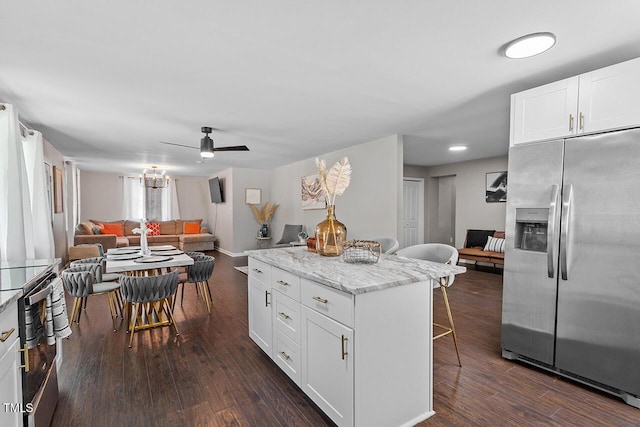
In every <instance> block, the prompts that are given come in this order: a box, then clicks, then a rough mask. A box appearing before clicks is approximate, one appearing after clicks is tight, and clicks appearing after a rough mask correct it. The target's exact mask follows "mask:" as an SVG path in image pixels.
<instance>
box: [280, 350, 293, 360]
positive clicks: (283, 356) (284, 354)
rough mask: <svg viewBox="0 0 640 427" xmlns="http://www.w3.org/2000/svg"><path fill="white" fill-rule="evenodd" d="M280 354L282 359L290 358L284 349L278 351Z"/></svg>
mask: <svg viewBox="0 0 640 427" xmlns="http://www.w3.org/2000/svg"><path fill="white" fill-rule="evenodd" d="M280 356H282V358H283V359H284V360H289V359H291V358H290V357H289V355H288V354H287V353H285V352H284V351H281V352H280Z"/></svg>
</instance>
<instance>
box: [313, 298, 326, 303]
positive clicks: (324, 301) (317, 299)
mask: <svg viewBox="0 0 640 427" xmlns="http://www.w3.org/2000/svg"><path fill="white" fill-rule="evenodd" d="M313 299H314V300H316V301H318V302H321V303H323V304H326V303H328V302H329V300H326V299H324V298H320V297H313Z"/></svg>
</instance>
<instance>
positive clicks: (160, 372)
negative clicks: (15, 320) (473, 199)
mask: <svg viewBox="0 0 640 427" xmlns="http://www.w3.org/2000/svg"><path fill="white" fill-rule="evenodd" d="M211 254H212V255H214V256H215V257H216V266H215V269H214V272H213V276H212V279H211V280H210V286H211V291H212V293H213V299H214V304H213V307H212V312H211V315H208V314H207V309H206V307H205V305H204V303H203V302H202V301H201V300H200V299H198V298H197V297H196V294H195V288H194V287H193V286H191V287H190V288H187V289H186V291H185V301H184V306H183V307H179V305H177V306H176V310H175V317H176V321H177V324H178V328H179V330H180V336H179V337H178V338H176V336H175V333H174V331H173V329H170V328H168V327H163V328H156V329H153V330H147V331H142V332H138V333H136V336H135V337H134V340H133V348H131V349H130V348H128V347H127V340H128V335H127V334H125V332H124V330H123V329H122V328H120V329H119V330H118V331H117V332H116V333H114V332H113V331H112V328H111V319H110V317H109V314H108V305H107V300H106V298H104V297H103V296H97V297H92V298H91V299H90V301H89V306H88V310H87V313H86V315H85V314H84V313H83V316H82V319H81V323H80V325H79V327H78V326H76V325H74V326H73V332H74V333H73V335H72V336H71V337H70V338H69V339H68V340H65V341H64V346H63V354H64V362H63V364H62V366H61V367H60V375H59V388H60V400H59V402H58V406H57V408H56V412H55V414H54V419H53V423H52V426H74V427H75V426H115V425H118V426H185V427H186V426H297V425H300V426H323V425H329V426H330V425H333V424H332V423H331V421H330V420H329V419H328V418H326V417H325V416H324V415H323V414H322V412H321V411H320V410H319V409H318V408H317V407H316V406H315V405H314V404H313V403H312V402H311V401H310V400H309V399H308V398H307V397H306V396H305V395H304V394H303V393H302V392H301V391H300V389H298V387H297V386H296V385H295V384H293V383H292V382H291V381H290V380H289V378H288V377H287V376H286V375H285V374H284V373H282V372H281V371H280V370H279V368H278V367H277V366H276V365H275V364H274V363H273V362H272V361H271V360H270V359H269V358H268V357H267V356H266V355H264V353H262V351H261V350H260V349H259V348H258V347H257V346H256V345H255V344H254V343H253V341H251V340H250V338H249V337H248V329H247V276H245V275H244V274H242V273H240V272H238V271H237V270H235V269H234V268H233V266H234V265H245V264H246V258H245V257H242V258H231V257H228V256H226V255H224V254H221V253H219V252H212V253H211ZM501 295H502V276H501V275H499V274H495V273H492V272H484V271H474V270H473V268H471V269H469V271H468V272H467V273H465V274H464V275H461V276H458V278H457V279H456V282H455V283H454V285H453V286H452V287H451V288H450V290H449V300H450V302H451V305H452V310H453V313H454V319H455V321H456V328H457V331H458V336H459V341H460V346H461V349H460V350H461V357H462V364H463V366H462V368H460V367H459V366H458V365H457V360H456V355H455V350H454V347H453V343H452V341H451V339H450V338H449V337H445V338H442V339H440V340H437V341H436V342H435V343H434V366H433V372H434V409H435V411H436V415H434V416H433V417H432V418H430V419H428V420H427V421H424V422H423V423H421V424H420V425H421V426H451V425H454V426H457V425H460V426H462V425H486V426H505V425H518V426H523V425H545V426H548V425H558V426H571V425H575V426H603V425H612V426H638V425H640V410H638V409H635V408H632V407H629V406H627V405H625V404H624V403H623V402H622V401H621V400H619V399H617V398H615V397H612V396H609V395H607V394H604V393H600V392H598V391H594V390H593V389H590V388H587V387H584V386H581V385H579V384H576V383H573V382H570V381H568V380H565V379H562V378H560V377H558V376H556V375H553V374H549V373H546V372H543V371H540V370H537V369H533V368H531V367H528V366H524V365H521V364H518V363H514V362H510V361H507V360H504V359H502V358H501V356H500V310H501ZM434 297H435V306H434V310H435V317H436V319H442V317H443V316H444V309H443V304H442V300H441V296H440V292H439V291H436V293H435V294H434ZM69 306H70V305H69Z"/></svg>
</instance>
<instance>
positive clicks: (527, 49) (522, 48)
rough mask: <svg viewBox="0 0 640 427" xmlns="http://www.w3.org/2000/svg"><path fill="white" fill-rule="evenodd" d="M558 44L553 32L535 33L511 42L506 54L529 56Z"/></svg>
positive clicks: (518, 56)
mask: <svg viewBox="0 0 640 427" xmlns="http://www.w3.org/2000/svg"><path fill="white" fill-rule="evenodd" d="M554 44H556V36H555V35H553V34H551V33H533V34H527V35H526V36H522V37H519V38H517V39H515V40H513V41H512V42H510V43H509V44H508V45H507V47H506V49H505V51H504V55H505V56H506V57H507V58H513V59H520V58H529V57H530V56H535V55H538V54H539V53H542V52H545V51H547V50H549V49H551V48H552V47H553V45H554Z"/></svg>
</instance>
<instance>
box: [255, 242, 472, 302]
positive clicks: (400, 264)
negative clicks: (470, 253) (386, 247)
mask: <svg viewBox="0 0 640 427" xmlns="http://www.w3.org/2000/svg"><path fill="white" fill-rule="evenodd" d="M246 253H247V255H248V256H249V257H250V258H254V259H256V260H258V261H262V262H265V263H267V264H270V265H272V266H275V267H278V268H281V269H282V270H285V271H289V272H291V273H293V274H296V275H298V276H300V277H303V278H305V279H309V280H313V281H314V282H318V283H321V284H323V285H326V286H330V287H332V288H335V289H339V290H341V291H344V292H348V293H351V294H354V295H356V294H361V293H364V292H371V291H377V290H381V289H386V288H391V287H394V286H401V285H406V284H409V283H414V282H422V281H426V280H431V279H438V278H440V277H446V276H450V275H453V274H460V273H464V272H465V271H467V269H466V268H465V267H460V266H457V265H447V264H441V263H438V262H432V261H423V260H418V259H412V258H405V257H399V256H396V255H382V256H381V257H380V259H379V260H378V262H377V263H375V264H350V263H347V262H345V261H343V259H342V257H341V256H338V257H325V256H320V255H318V254H316V253H314V252H309V251H308V250H307V249H306V248H301V247H293V248H275V249H263V250H251V251H247V252H246Z"/></svg>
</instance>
